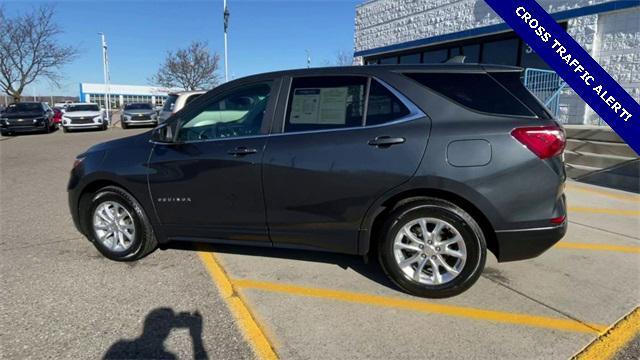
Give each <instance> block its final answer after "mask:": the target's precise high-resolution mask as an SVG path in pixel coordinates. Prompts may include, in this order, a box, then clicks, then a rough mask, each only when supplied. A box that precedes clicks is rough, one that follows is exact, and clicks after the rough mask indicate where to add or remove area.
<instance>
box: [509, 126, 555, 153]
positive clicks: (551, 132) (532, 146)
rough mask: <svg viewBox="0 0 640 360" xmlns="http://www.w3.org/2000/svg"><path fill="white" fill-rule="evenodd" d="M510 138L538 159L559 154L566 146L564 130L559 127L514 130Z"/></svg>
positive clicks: (534, 127)
mask: <svg viewBox="0 0 640 360" xmlns="http://www.w3.org/2000/svg"><path fill="white" fill-rule="evenodd" d="M511 136H513V137H514V138H516V139H517V140H518V141H520V142H521V143H522V144H523V145H524V146H526V147H527V149H529V150H531V151H532V152H533V153H534V154H536V155H537V156H538V157H539V158H540V159H548V158H550V157H554V156H556V155H558V154H561V153H562V151H563V150H564V146H565V144H566V136H565V133H564V129H562V128H561V127H559V126H531V127H521V128H517V129H514V130H513V131H512V132H511Z"/></svg>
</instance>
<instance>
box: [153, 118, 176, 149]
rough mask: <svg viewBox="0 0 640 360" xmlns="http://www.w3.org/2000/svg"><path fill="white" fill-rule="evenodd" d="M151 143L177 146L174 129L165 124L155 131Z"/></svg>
mask: <svg viewBox="0 0 640 360" xmlns="http://www.w3.org/2000/svg"><path fill="white" fill-rule="evenodd" d="M151 141H153V142H157V143H162V144H175V143H176V142H175V141H174V139H173V128H172V127H171V126H169V124H167V123H165V124H163V125H160V126H158V127H156V128H155V129H153V131H152V133H151Z"/></svg>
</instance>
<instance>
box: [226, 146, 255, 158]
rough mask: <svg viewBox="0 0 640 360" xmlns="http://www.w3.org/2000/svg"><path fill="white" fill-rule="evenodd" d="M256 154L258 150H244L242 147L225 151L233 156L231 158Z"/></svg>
mask: <svg viewBox="0 0 640 360" xmlns="http://www.w3.org/2000/svg"><path fill="white" fill-rule="evenodd" d="M257 152H258V150H256V149H251V148H246V147H244V146H238V147H237V148H235V149H232V150H229V151H227V154H229V155H233V156H244V155H249V154H255V153H257Z"/></svg>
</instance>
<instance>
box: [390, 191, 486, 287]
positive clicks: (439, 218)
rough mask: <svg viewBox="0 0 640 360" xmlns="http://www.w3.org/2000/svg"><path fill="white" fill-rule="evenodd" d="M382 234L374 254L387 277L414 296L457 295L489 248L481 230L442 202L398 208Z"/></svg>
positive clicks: (479, 267) (468, 283)
mask: <svg viewBox="0 0 640 360" xmlns="http://www.w3.org/2000/svg"><path fill="white" fill-rule="evenodd" d="M381 235H382V238H381V239H380V241H379V246H380V248H379V252H378V253H379V260H380V263H381V265H382V267H383V269H384V271H385V273H386V274H387V275H388V276H389V277H390V278H391V280H392V281H393V282H394V283H395V284H396V285H397V286H398V287H400V288H401V289H403V290H405V291H406V292H408V293H410V294H413V295H417V296H424V297H430V298H442V297H449V296H454V295H457V294H460V293H462V292H464V291H465V290H467V289H468V288H469V287H471V285H473V284H474V283H475V282H476V280H478V277H480V274H481V273H482V270H483V269H484V265H485V261H486V254H487V246H486V242H485V238H484V234H483V233H482V230H481V229H480V226H479V225H478V223H477V222H476V221H475V220H474V219H473V218H472V217H471V216H470V215H469V214H468V213H467V212H465V211H464V210H463V209H462V208H460V207H459V206H457V205H455V204H453V203H451V202H448V201H445V200H441V199H435V198H428V199H425V200H420V201H415V202H411V203H408V204H406V205H403V206H401V207H399V208H397V209H396V210H394V211H393V212H392V213H391V214H390V215H389V218H388V220H387V221H386V222H385V224H384V227H383V232H382V234H381Z"/></svg>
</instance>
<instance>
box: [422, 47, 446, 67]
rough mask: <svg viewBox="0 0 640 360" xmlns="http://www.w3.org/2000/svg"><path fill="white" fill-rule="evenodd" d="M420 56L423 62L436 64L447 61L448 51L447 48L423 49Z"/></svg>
mask: <svg viewBox="0 0 640 360" xmlns="http://www.w3.org/2000/svg"><path fill="white" fill-rule="evenodd" d="M422 57H423V59H424V60H423V62H424V63H425V64H438V63H441V62H445V61H447V59H448V58H449V51H448V50H447V49H441V50H432V51H425V52H424V54H423V55H422Z"/></svg>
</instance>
